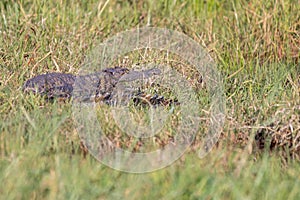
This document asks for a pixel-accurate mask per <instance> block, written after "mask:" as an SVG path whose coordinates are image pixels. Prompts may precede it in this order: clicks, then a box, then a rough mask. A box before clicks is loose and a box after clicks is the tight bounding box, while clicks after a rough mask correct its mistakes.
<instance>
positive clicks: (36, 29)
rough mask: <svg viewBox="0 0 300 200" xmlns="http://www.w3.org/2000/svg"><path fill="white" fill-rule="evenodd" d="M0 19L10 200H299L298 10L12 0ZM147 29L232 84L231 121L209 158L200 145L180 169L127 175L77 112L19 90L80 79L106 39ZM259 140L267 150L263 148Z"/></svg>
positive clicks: (3, 186) (2, 173)
mask: <svg viewBox="0 0 300 200" xmlns="http://www.w3.org/2000/svg"><path fill="white" fill-rule="evenodd" d="M0 10H1V16H0V35H1V37H0V70H1V75H0V112H1V121H0V197H1V199H2V198H3V199H28V198H30V199H120V198H126V199H139V198H146V199H153V198H159V199H175V198H176V199H177V198H182V199H199V198H200V199H246V198H247V199H298V198H299V196H300V190H299V148H298V146H297V145H298V144H299V141H298V136H299V135H300V120H299V116H300V113H299V112H300V111H299V109H300V108H299V106H300V90H299V88H300V67H299V57H300V53H299V48H300V39H299V30H300V24H299V22H300V15H299V13H300V6H299V2H298V1H297V0H285V1H275V0H274V1H272V0H270V1H265V2H262V1H258V0H255V1H251V2H248V1H246V0H242V1H234V0H232V1H225V0H224V1H223V0H222V1H214V0H208V1H196V0H194V1H188V2H185V1H156V2H152V1H73V2H70V1H36V0H32V1H7V0H4V1H1V2H0ZM146 25H152V26H155V27H166V28H169V29H174V30H177V31H179V32H182V33H185V34H186V35H188V36H189V37H191V38H193V39H194V40H195V41H197V42H198V43H200V44H201V45H203V46H205V47H206V48H207V49H208V51H209V52H210V55H211V56H212V57H213V58H214V59H215V61H216V63H217V64H218V70H219V71H220V72H221V73H222V76H223V82H224V88H225V95H226V122H225V126H224V130H223V132H222V136H221V138H220V140H219V143H218V145H217V146H216V147H215V148H214V149H213V151H212V152H211V153H210V154H209V155H208V156H206V157H205V158H204V159H201V160H200V159H198V157H197V154H196V153H197V148H198V143H197V141H199V138H196V142H194V144H193V146H192V147H191V149H190V150H189V151H188V152H186V153H185V154H184V156H183V157H181V158H180V159H179V160H178V161H176V162H175V163H174V164H173V165H171V166H169V167H167V168H164V169H162V170H159V171H156V172H152V173H145V174H128V173H124V172H119V171H115V170H113V169H111V168H109V167H106V166H105V165H103V164H100V163H99V162H98V161H96V160H95V159H94V158H93V157H92V156H91V155H89V154H87V153H86V151H85V149H84V148H83V147H82V145H81V144H80V139H79V137H78V133H77V131H76V129H75V125H74V121H73V120H72V109H71V106H72V105H71V104H70V103H66V104H61V103H58V102H54V103H49V102H46V101H45V100H44V99H43V98H40V97H37V96H33V95H24V94H23V93H22V91H21V86H22V85H23V83H24V82H25V81H26V80H27V79H28V78H31V77H33V76H35V75H37V74H41V73H46V72H53V71H59V72H70V73H75V74H76V73H78V70H79V67H80V65H81V64H82V63H83V61H84V58H85V56H86V55H88V53H89V52H90V51H91V50H92V49H93V47H95V46H96V45H97V42H98V41H103V40H105V39H106V38H108V37H110V36H113V35H114V34H116V33H118V32H120V31H124V30H127V29H132V28H137V27H144V26H146ZM117 62H119V63H120V64H122V60H120V61H117ZM132 63H133V62H132V60H129V61H127V62H125V65H126V64H127V65H131V64H132ZM123 64H124V63H123ZM199 93H200V92H199ZM204 101H205V100H204ZM272 123H273V124H275V125H273V126H270V124H272ZM107 129H108V130H110V127H107ZM113 130H115V129H114V128H113ZM259 131H261V132H263V133H264V135H265V137H266V138H265V144H264V146H265V148H264V149H259V148H258V147H257V146H256V142H255V141H254V140H255V137H254V136H255V134H256V133H257V132H259ZM290 137H291V138H292V139H289V138H290ZM287 141H288V143H287V145H285V144H284V142H287ZM273 143H275V146H276V147H275V148H273V149H272V151H270V148H268V144H269V145H270V144H273ZM287 147H289V148H287Z"/></svg>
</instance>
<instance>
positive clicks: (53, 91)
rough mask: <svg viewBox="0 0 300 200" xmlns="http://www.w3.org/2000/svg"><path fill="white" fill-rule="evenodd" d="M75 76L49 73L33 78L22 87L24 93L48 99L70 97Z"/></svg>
mask: <svg viewBox="0 0 300 200" xmlns="http://www.w3.org/2000/svg"><path fill="white" fill-rule="evenodd" d="M75 78H76V77H75V76H74V75H72V74H64V73H49V74H42V75H38V76H36V77H33V78H31V79H29V80H27V81H26V82H25V84H24V85H23V91H24V92H33V93H35V94H41V95H47V96H48V98H54V97H66V98H68V97H70V93H71V92H72V91H73V84H74V82H75Z"/></svg>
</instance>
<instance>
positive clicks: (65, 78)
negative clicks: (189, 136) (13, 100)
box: [22, 66, 172, 105]
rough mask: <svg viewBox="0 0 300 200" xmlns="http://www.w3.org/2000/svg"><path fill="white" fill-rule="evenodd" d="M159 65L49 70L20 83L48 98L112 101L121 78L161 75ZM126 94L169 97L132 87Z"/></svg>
mask: <svg viewBox="0 0 300 200" xmlns="http://www.w3.org/2000/svg"><path fill="white" fill-rule="evenodd" d="M160 74H161V71H160V70H159V69H158V68H152V69H147V70H141V71H134V70H132V71H130V70H129V69H128V68H124V67H119V66H116V67H113V68H106V69H103V70H101V71H99V72H96V73H92V74H88V75H80V76H76V75H73V74H68V73H57V72H53V73H48V74H41V75H37V76H35V77H33V78H31V79H29V80H27V81H26V82H25V83H24V85H23V88H22V89H23V91H24V92H25V93H29V92H32V93H34V94H39V95H42V96H45V97H46V98H47V99H59V100H63V101H64V100H67V99H71V98H73V99H75V100H78V101H91V100H93V101H97V102H98V101H102V102H106V103H108V104H111V102H112V99H113V91H114V89H115V87H116V85H117V84H118V82H119V81H120V80H122V81H134V80H140V79H148V78H151V77H153V76H155V75H160ZM126 96H127V98H131V97H133V96H135V97H137V96H138V97H139V98H135V99H134V102H135V103H140V100H138V99H141V98H145V99H146V100H147V101H148V102H150V103H151V104H161V103H162V104H164V105H165V104H168V103H171V102H172V101H168V102H167V101H166V100H165V99H164V97H163V96H158V95H157V94H155V95H154V96H151V95H149V94H148V95H147V94H145V93H143V92H141V91H139V90H138V91H135V94H133V93H130V94H129V95H128V94H127V95H126Z"/></svg>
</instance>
